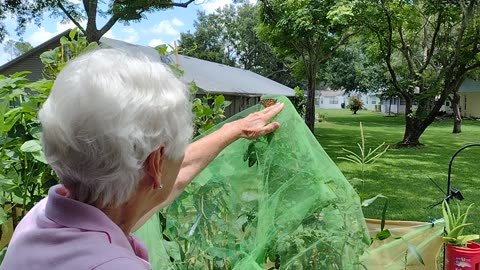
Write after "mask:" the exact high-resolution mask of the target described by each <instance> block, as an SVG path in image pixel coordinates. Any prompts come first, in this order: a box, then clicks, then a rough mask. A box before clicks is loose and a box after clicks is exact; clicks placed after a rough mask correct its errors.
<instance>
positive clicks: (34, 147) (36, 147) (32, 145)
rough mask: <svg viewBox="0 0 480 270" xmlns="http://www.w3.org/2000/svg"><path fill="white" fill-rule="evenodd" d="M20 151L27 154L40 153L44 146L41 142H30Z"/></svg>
mask: <svg viewBox="0 0 480 270" xmlns="http://www.w3.org/2000/svg"><path fill="white" fill-rule="evenodd" d="M20 150H21V151H22V152H26V153H31V152H39V151H42V145H41V144H40V141H39V140H30V141H26V142H25V143H24V144H22V146H21V147H20Z"/></svg>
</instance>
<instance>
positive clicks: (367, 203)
mask: <svg viewBox="0 0 480 270" xmlns="http://www.w3.org/2000/svg"><path fill="white" fill-rule="evenodd" d="M378 198H384V199H387V197H386V196H384V195H382V194H378V195H377V196H375V197H373V198H370V199H366V200H364V201H363V202H362V206H363V207H367V206H369V205H370V204H372V203H373V202H375V201H376V200H377V199H378Z"/></svg>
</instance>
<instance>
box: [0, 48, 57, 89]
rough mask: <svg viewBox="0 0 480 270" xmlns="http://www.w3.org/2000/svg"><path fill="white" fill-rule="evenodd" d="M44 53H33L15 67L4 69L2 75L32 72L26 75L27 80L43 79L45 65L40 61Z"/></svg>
mask: <svg viewBox="0 0 480 270" xmlns="http://www.w3.org/2000/svg"><path fill="white" fill-rule="evenodd" d="M55 47H56V46H52V48H51V49H53V48H55ZM46 50H49V49H46ZM43 52H44V51H37V52H34V53H32V54H31V55H30V56H29V57H26V58H23V59H21V60H20V61H18V62H17V63H16V64H15V65H11V66H8V67H6V68H4V69H2V70H1V74H3V75H11V74H13V73H15V72H19V71H30V72H31V73H30V74H27V75H26V77H27V79H29V80H30V81H36V80H39V79H41V78H43V64H42V62H41V61H40V54H42V53H43Z"/></svg>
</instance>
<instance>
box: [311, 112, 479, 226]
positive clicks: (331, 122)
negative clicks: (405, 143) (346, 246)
mask: <svg viewBox="0 0 480 270" xmlns="http://www.w3.org/2000/svg"><path fill="white" fill-rule="evenodd" d="M320 112H321V113H322V114H325V115H326V121H324V122H322V123H318V124H317V125H316V129H315V135H316V137H317V139H318V141H319V142H320V144H321V145H322V147H323V148H324V149H325V151H326V152H327V153H328V154H329V155H330V157H331V158H332V159H333V160H334V161H335V162H336V164H337V165H338V167H339V168H340V169H341V170H342V172H343V173H344V175H345V176H346V177H347V179H352V178H358V177H361V170H360V166H358V165H353V164H352V163H349V162H348V161H345V160H340V159H338V157H340V156H344V155H345V152H343V150H342V148H347V149H349V150H353V151H355V152H358V151H359V150H358V147H357V146H356V143H357V142H360V129H359V122H362V124H363V129H364V134H365V138H366V146H368V147H372V148H374V147H376V146H377V145H379V144H381V143H382V142H386V143H387V144H390V145H392V146H393V145H394V144H395V143H397V142H399V141H400V140H401V139H402V136H403V131H404V116H398V117H384V116H383V115H382V114H381V113H374V112H369V111H359V112H358V113H357V115H353V114H352V113H351V112H350V111H349V110H346V109H345V110H341V109H338V110H336V109H332V110H320ZM451 131H452V119H446V120H438V121H436V122H434V123H433V124H432V125H431V126H430V127H429V128H428V129H427V130H426V131H425V133H424V134H423V135H422V137H421V139H420V140H421V142H422V143H423V144H424V146H422V147H419V148H410V149H389V150H388V151H387V153H386V154H385V155H384V156H382V157H381V158H380V159H379V160H378V161H377V162H376V163H375V164H374V165H372V166H371V167H370V168H369V169H368V170H367V172H366V174H365V181H364V184H363V185H362V184H358V185H356V189H357V191H358V192H359V193H360V194H365V195H366V196H369V197H373V196H375V195H377V194H383V195H385V196H387V197H388V198H389V207H388V212H387V219H398V220H415V221H427V220H429V219H430V218H440V217H441V208H440V206H437V207H435V208H434V209H430V208H429V207H428V206H429V205H431V204H432V203H434V202H437V201H438V200H440V199H441V198H442V197H443V194H442V193H441V191H440V190H439V189H438V188H437V187H435V185H434V184H432V183H431V182H430V180H429V179H428V177H431V178H432V179H434V180H435V181H436V182H437V183H438V184H439V185H440V186H441V187H442V189H443V190H446V185H447V172H448V162H449V160H450V158H451V156H452V154H453V153H454V152H455V151H456V150H457V149H458V148H460V147H461V146H463V145H465V144H467V143H474V142H476V143H480V121H475V120H466V121H463V125H462V131H463V132H462V133H461V134H452V132H451ZM479 161H480V147H473V148H470V149H466V150H464V151H462V152H461V153H460V154H459V155H458V156H457V157H456V158H455V160H454V162H453V169H452V177H451V179H452V187H456V188H458V189H460V191H461V192H462V193H463V195H464V197H465V200H464V201H462V203H461V205H463V206H464V207H466V205H468V204H470V203H476V205H475V206H474V207H473V208H472V211H471V217H470V221H471V222H474V223H475V225H474V226H472V227H471V228H470V229H468V231H469V232H473V231H475V232H476V233H479V232H480V190H479V189H478V187H480V173H479V171H480V162H479ZM382 207H383V205H382V203H380V202H378V203H375V204H373V205H371V206H370V207H368V208H366V209H364V214H365V217H370V218H380V217H381V210H382Z"/></svg>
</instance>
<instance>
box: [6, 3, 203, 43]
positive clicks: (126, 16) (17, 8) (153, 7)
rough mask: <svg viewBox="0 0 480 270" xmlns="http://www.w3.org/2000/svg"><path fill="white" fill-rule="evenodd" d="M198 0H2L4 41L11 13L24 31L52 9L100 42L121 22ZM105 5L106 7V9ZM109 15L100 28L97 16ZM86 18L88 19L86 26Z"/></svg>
mask: <svg viewBox="0 0 480 270" xmlns="http://www.w3.org/2000/svg"><path fill="white" fill-rule="evenodd" d="M193 2H194V0H184V1H183V0H178V1H172V0H136V1H122V0H110V1H107V2H106V3H104V2H102V1H100V2H99V1H98V0H82V1H81V2H80V3H77V1H73V0H37V1H19V0H8V1H1V2H0V42H1V41H3V39H4V38H5V34H6V29H5V23H4V20H5V18H6V15H7V14H15V16H16V19H17V29H16V31H17V33H18V34H22V33H23V32H24V31H25V27H26V25H27V24H28V23H29V22H32V21H33V22H35V23H36V24H37V25H40V23H41V20H42V16H43V15H44V14H45V13H48V12H50V13H51V14H52V15H53V16H55V17H60V18H62V20H64V21H67V20H69V21H72V22H73V23H74V24H75V25H76V26H77V27H78V29H79V30H80V31H81V32H82V33H84V34H85V35H86V37H87V40H88V41H89V42H94V41H95V42H98V41H99V40H100V38H101V37H102V36H103V35H104V34H105V33H106V32H107V31H108V30H110V29H111V28H112V26H113V25H115V23H117V22H124V23H128V22H131V21H140V20H142V19H144V18H145V14H146V13H149V12H156V11H160V10H165V9H169V8H173V7H187V6H188V5H189V4H191V3H193ZM101 6H106V8H104V9H102V8H101ZM98 17H104V18H107V22H106V23H105V25H103V26H102V27H100V28H98V27H97V18H98ZM82 20H86V21H87V26H86V27H83V26H82V24H81V22H82Z"/></svg>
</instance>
